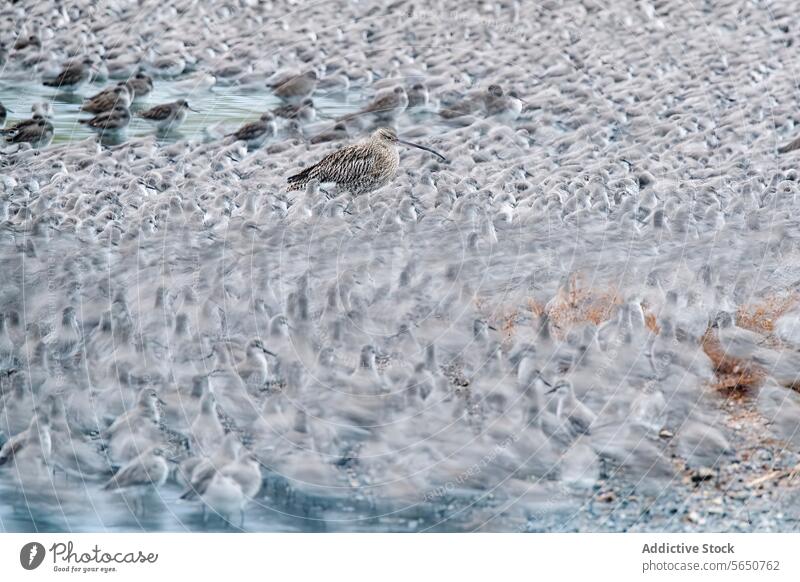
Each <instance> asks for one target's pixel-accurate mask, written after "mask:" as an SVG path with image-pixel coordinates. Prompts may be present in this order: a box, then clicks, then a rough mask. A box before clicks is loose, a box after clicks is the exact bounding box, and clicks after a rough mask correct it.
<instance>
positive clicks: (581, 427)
mask: <svg viewBox="0 0 800 582" xmlns="http://www.w3.org/2000/svg"><path fill="white" fill-rule="evenodd" d="M553 392H555V394H556V397H557V398H558V403H557V405H556V406H557V409H556V417H557V418H558V419H559V420H563V421H565V422H566V423H567V424H568V426H569V428H570V429H571V430H572V431H573V432H574V433H575V434H588V433H589V432H590V429H591V426H592V423H593V422H594V421H595V419H596V418H597V415H595V413H594V412H592V411H591V410H590V409H589V407H588V406H586V405H585V404H584V403H583V402H581V401H580V400H578V399H577V398H576V397H575V391H574V390H573V388H572V382H570V381H569V380H559V381H558V382H556V384H555V386H553V388H552V389H551V390H550V391H549V392H548V393H550V394H552V393H553Z"/></svg>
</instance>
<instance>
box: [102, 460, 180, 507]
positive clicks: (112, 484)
mask: <svg viewBox="0 0 800 582" xmlns="http://www.w3.org/2000/svg"><path fill="white" fill-rule="evenodd" d="M168 476H169V466H168V465H167V461H166V459H164V451H163V449H160V448H157V447H153V448H150V449H148V450H146V451H144V452H143V453H141V454H140V455H139V456H138V457H136V458H134V459H133V460H131V461H130V462H129V463H128V464H126V465H124V466H123V467H122V468H121V469H120V470H119V471H117V473H116V474H115V475H114V476H113V477H112V478H111V479H110V480H109V481H108V482H107V483H106V484H105V487H104V489H106V490H107V491H122V490H128V491H132V492H134V498H133V502H134V509H136V508H137V507H138V509H139V511H141V512H142V513H144V496H145V495H146V494H147V493H149V492H150V491H153V490H155V489H158V488H159V487H161V486H162V485H164V483H166V482H167V477H168Z"/></svg>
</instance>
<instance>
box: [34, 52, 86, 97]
mask: <svg viewBox="0 0 800 582" xmlns="http://www.w3.org/2000/svg"><path fill="white" fill-rule="evenodd" d="M92 64H93V62H92V59H90V58H89V57H85V58H84V59H82V60H80V61H73V62H71V63H69V64H67V66H65V67H64V69H63V70H62V71H61V72H60V73H59V74H58V75H56V76H55V77H53V78H51V79H45V80H44V81H43V82H42V83H43V84H44V85H45V86H47V87H55V88H56V89H60V90H61V91H66V92H74V91H76V90H77V89H78V88H80V86H81V85H83V84H84V83H85V82H86V81H88V80H89V76H90V74H91V66H92Z"/></svg>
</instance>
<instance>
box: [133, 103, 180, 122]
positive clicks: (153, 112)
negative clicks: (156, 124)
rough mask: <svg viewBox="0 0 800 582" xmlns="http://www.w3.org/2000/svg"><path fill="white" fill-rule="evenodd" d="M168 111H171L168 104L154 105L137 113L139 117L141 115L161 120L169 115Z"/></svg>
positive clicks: (145, 117)
mask: <svg viewBox="0 0 800 582" xmlns="http://www.w3.org/2000/svg"><path fill="white" fill-rule="evenodd" d="M170 113H172V107H171V106H170V105H168V104H165V105H156V106H155V107H151V108H150V109H148V110H147V111H142V112H141V113H139V117H143V118H144V119H152V120H155V121H163V120H165V119H167V118H168V117H169V116H170Z"/></svg>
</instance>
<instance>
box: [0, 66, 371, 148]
mask: <svg viewBox="0 0 800 582" xmlns="http://www.w3.org/2000/svg"><path fill="white" fill-rule="evenodd" d="M115 82H116V81H113V80H109V81H107V82H103V83H97V82H95V83H91V84H87V85H84V86H83V87H81V89H80V91H79V92H77V93H65V92H57V91H55V90H54V89H53V88H51V87H45V86H44V85H42V84H41V82H40V80H39V79H38V78H30V79H27V78H26V79H19V78H9V76H8V73H7V72H3V76H1V77H0V102H2V103H3V104H4V105H5V106H6V107H7V108H8V109H10V110H11V111H13V113H9V117H8V121H7V123H11V122H13V121H16V120H18V119H25V118H27V117H30V110H31V105H33V104H34V103H36V102H40V101H49V102H50V103H51V104H52V105H53V110H54V118H53V120H52V121H53V125H54V127H55V136H54V138H53V144H59V143H66V142H71V141H80V140H83V139H86V138H88V137H92V136H96V135H97V132H95V131H92V130H91V129H89V128H88V127H86V126H85V125H82V124H80V123H78V120H79V119H89V118H91V117H92V116H91V115H90V114H88V113H85V112H82V111H80V106H81V104H82V103H83V100H84V98H86V97H89V96H91V95H94V94H95V93H97V92H99V91H100V90H102V89H103V88H105V87H108V86H109V85H113V84H114V83H115ZM181 98H184V99H187V100H188V101H189V103H190V104H191V106H192V107H193V108H194V109H197V110H198V111H199V113H193V112H189V115H188V116H187V118H186V121H184V123H183V124H182V125H181V126H180V131H173V132H170V133H158V132H157V131H156V128H155V127H154V125H153V124H152V123H149V122H147V121H145V120H143V119H141V118H138V117H136V112H137V111H142V110H144V109H148V108H150V107H152V106H154V105H158V104H160V103H168V102H170V101H175V100H176V99H181ZM365 99H366V96H364V94H363V92H361V91H360V90H357V89H356V90H352V91H350V92H349V93H348V94H347V95H344V94H342V93H341V92H339V93H336V94H333V93H332V94H330V95H326V94H324V93H322V94H317V95H315V96H314V103H315V105H316V108H317V111H318V113H319V115H320V117H321V118H324V119H327V118H331V119H333V118H335V117H338V116H340V115H344V114H346V113H350V112H353V111H355V110H357V109H358V107H360V106H361V105H362V104H363V102H364V100H365ZM280 104H281V101H280V100H279V99H277V98H276V97H275V96H274V95H272V94H271V92H270V91H269V89H267V88H266V86H264V87H263V88H261V89H259V90H253V89H252V88H249V89H248V88H243V87H239V86H237V85H227V86H225V85H215V86H213V87H211V88H210V89H206V88H197V87H193V86H192V85H191V84H189V85H187V84H186V82H181V81H180V80H165V79H155V80H154V88H153V91H152V92H151V93H150V94H149V95H147V96H146V97H144V98H141V99H139V100H137V101H136V102H135V103H133V104H132V105H131V112H132V114H133V117H132V118H131V123H130V125H129V126H128V128H127V129H126V130H125V131H123V132H117V133H105V134H102V136H101V141H102V143H103V144H104V145H118V144H120V143H122V142H124V141H125V140H127V139H129V138H132V137H140V136H143V135H156V136H157V141H159V142H161V143H171V142H174V141H178V140H182V139H203V138H204V137H205V136H206V135H207V131H208V129H209V128H212V127H214V126H216V125H218V124H219V125H221V126H223V128H224V129H225V130H226V131H225V132H227V130H230V129H232V128H235V127H237V126H238V125H240V124H242V123H244V122H247V121H254V120H256V119H257V118H258V117H259V116H260V115H261V114H262V113H263V112H264V111H267V110H270V109H273V108H275V107H277V106H278V105H280Z"/></svg>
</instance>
